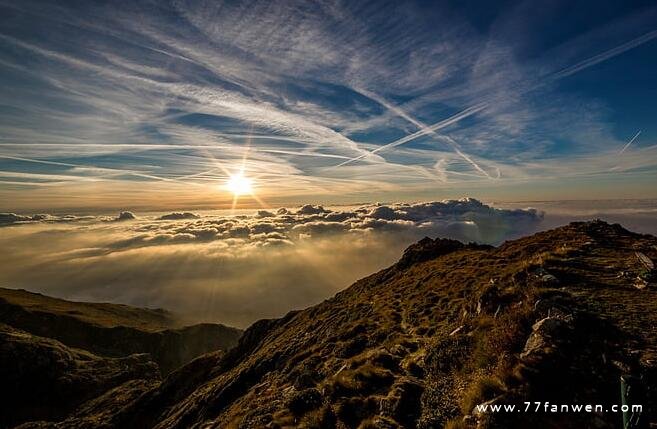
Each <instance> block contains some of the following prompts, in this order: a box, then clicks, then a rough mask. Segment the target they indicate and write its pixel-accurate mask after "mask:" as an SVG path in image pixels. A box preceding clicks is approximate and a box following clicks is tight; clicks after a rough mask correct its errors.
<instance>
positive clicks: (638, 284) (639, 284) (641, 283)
mask: <svg viewBox="0 0 657 429" xmlns="http://www.w3.org/2000/svg"><path fill="white" fill-rule="evenodd" d="M634 287H635V288H637V289H639V290H643V289H645V288H647V287H648V281H647V280H646V279H644V278H642V277H641V276H637V278H636V280H634Z"/></svg>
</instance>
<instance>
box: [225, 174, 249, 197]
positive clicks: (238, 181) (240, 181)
mask: <svg viewBox="0 0 657 429" xmlns="http://www.w3.org/2000/svg"><path fill="white" fill-rule="evenodd" d="M226 189H228V190H229V191H230V192H232V193H233V195H235V196H238V195H244V194H250V193H251V192H252V187H251V179H249V178H248V177H245V176H244V175H243V174H242V173H238V174H233V175H231V176H230V178H229V179H228V182H227V183H226Z"/></svg>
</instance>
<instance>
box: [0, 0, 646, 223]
mask: <svg viewBox="0 0 657 429" xmlns="http://www.w3.org/2000/svg"><path fill="white" fill-rule="evenodd" d="M651 3H652V4H651ZM0 15H1V16H2V17H3V18H2V20H1V21H0V184H1V185H0V200H1V201H2V202H1V203H0V205H1V206H2V207H1V208H2V209H4V210H10V211H21V210H28V209H48V208H53V209H64V208H94V207H95V208H99V209H102V208H109V207H140V208H148V207H152V208H164V207H188V206H189V207H207V208H213V207H217V208H219V207H224V206H226V205H230V203H231V201H232V196H231V195H229V194H228V193H227V192H226V190H225V189H224V184H225V183H226V181H227V180H228V178H229V177H230V175H231V174H236V173H237V172H238V171H240V170H243V172H244V175H245V176H247V177H250V178H252V179H253V181H254V187H255V188H254V193H255V194H257V196H258V199H257V201H255V200H251V199H249V198H244V199H243V204H245V205H253V206H258V205H261V204H262V205H275V204H278V203H290V202H298V203H304V202H320V203H321V202H324V203H340V202H345V203H348V202H356V201H373V200H387V201H391V200H413V199H436V198H443V197H455V196H462V195H470V196H475V197H478V198H481V199H496V200H499V199H502V200H522V199H527V200H529V199H588V198H655V197H657V192H656V191H655V189H657V187H656V186H655V182H656V181H657V142H656V138H657V79H655V76H657V6H655V5H654V2H649V1H645V2H612V1H608V2H604V1H603V2H599V1H596V2H566V1H542V2H540V1H526V2H513V1H502V2H484V1H448V2H428V1H425V2H401V1H391V2H384V1H376V2H349V1H325V2H295V1H279V2H270V1H255V2H248V1H232V2H220V1H207V2H206V1H129V2H119V1H105V2H101V1H79V2H78V1H67V2H54V1H49V2H46V1H31V0H24V1H21V2H15V1H4V0H0ZM630 142H631V143H630ZM628 143H629V145H628Z"/></svg>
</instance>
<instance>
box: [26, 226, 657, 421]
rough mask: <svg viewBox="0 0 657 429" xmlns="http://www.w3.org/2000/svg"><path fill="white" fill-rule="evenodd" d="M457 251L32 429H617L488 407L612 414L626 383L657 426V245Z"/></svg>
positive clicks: (583, 229)
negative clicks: (114, 399) (151, 383)
mask: <svg viewBox="0 0 657 429" xmlns="http://www.w3.org/2000/svg"><path fill="white" fill-rule="evenodd" d="M457 243H458V242H453V241H451V240H442V239H436V240H431V239H425V240H422V241H421V242H419V243H417V244H416V245H413V246H411V247H409V249H408V250H407V252H405V254H404V256H402V258H401V259H400V262H398V263H397V264H394V265H393V266H391V267H389V268H386V269H384V270H381V271H379V272H377V273H375V274H372V275H370V276H368V277H366V278H364V279H361V280H359V281H357V282H355V283H354V284H353V285H351V286H350V287H348V288H347V289H345V290H343V291H342V292H340V293H338V294H336V295H335V296H334V297H333V298H330V299H328V300H326V301H324V302H322V303H320V304H318V305H316V306H313V307H310V308H307V309H304V310H300V311H294V312H290V313H288V314H287V315H286V316H285V317H283V318H280V319H273V320H262V321H259V322H256V323H255V324H254V325H252V326H251V327H250V328H248V329H247V330H246V331H245V332H244V334H243V336H242V337H241V339H240V340H239V342H238V345H237V346H236V347H235V348H233V349H231V350H229V351H228V352H227V353H226V354H225V355H224V356H223V357H216V356H201V357H199V358H197V359H196V360H194V361H193V362H191V363H190V364H188V365H186V366H184V367H182V368H180V369H178V370H176V371H174V372H172V373H171V374H170V375H169V376H167V378H165V380H164V381H163V382H162V383H161V384H159V385H157V386H155V387H153V388H151V389H149V390H147V391H145V392H142V393H140V394H139V395H135V397H134V399H133V400H132V401H127V402H125V403H123V404H122V405H121V406H117V407H116V410H115V412H113V413H111V415H103V418H102V419H99V418H97V417H98V414H94V412H93V410H92V411H90V410H89V408H87V409H84V408H83V409H81V410H80V411H79V412H77V413H73V414H71V415H69V417H68V418H67V419H65V420H63V421H61V422H59V423H52V422H51V423H48V422H34V423H28V424H26V425H24V426H23V427H24V428H36V427H39V428H45V427H56V428H60V429H61V428H73V427H80V428H84V427H89V428H91V427H105V428H162V429H163V428H201V427H203V428H260V427H263V428H264V427H268V428H283V427H305V428H330V427H338V428H361V429H367V428H398V427H404V428H411V427H418V428H423V429H428V428H439V427H449V428H452V429H455V428H474V427H478V428H523V427H527V426H528V425H532V426H536V427H538V428H543V427H544V428H554V427H560V428H571V427H572V428H576V427H577V428H579V427H598V428H615V427H620V422H621V415H620V414H614V413H608V412H607V413H589V414H586V413H584V414H576V415H573V414H549V413H548V414H546V413H521V414H513V415H509V414H503V413H501V414H495V413H488V414H486V413H481V412H477V411H476V406H477V405H480V404H522V403H523V402H524V401H529V400H531V401H534V400H535V401H549V402H550V403H563V404H568V403H573V404H578V403H591V404H597V403H600V404H604V405H605V406H606V407H609V406H611V405H612V404H620V402H621V397H620V387H621V385H620V377H621V376H623V377H625V378H626V380H627V383H631V384H632V391H633V392H637V393H638V394H639V395H640V396H636V397H634V398H633V400H634V401H642V402H641V403H642V404H643V405H644V407H645V410H644V412H643V413H642V414H641V416H635V417H640V419H641V421H642V423H641V424H644V425H645V427H647V425H648V424H649V423H656V422H657V419H656V418H655V410H654V409H653V408H651V406H652V405H651V404H654V403H657V401H656V400H655V399H656V398H657V393H656V392H655V391H654V387H655V386H657V383H656V380H657V371H656V369H657V359H656V358H657V312H655V311H654V310H655V306H656V305H657V304H655V302H657V291H656V290H655V287H654V280H655V277H654V272H652V271H650V270H647V269H646V268H645V267H644V266H643V265H642V263H641V258H639V257H638V256H637V255H638V254H641V255H644V256H645V257H646V258H648V259H651V260H655V259H657V238H655V237H653V236H648V235H641V234H635V233H631V232H629V231H627V230H625V229H623V228H622V227H620V225H609V224H606V223H604V222H601V221H592V222H585V223H583V222H577V223H572V224H569V225H567V226H564V227H560V228H557V229H554V230H550V231H545V232H540V233H537V234H535V235H532V236H529V237H524V238H521V239H518V240H513V241H510V242H505V243H503V244H502V245H500V246H499V247H496V248H492V247H490V246H480V245H476V244H471V245H465V244H462V243H458V244H457ZM639 279H641V280H642V281H643V282H645V284H646V285H647V286H644V287H642V288H639V287H638V286H637V285H638V283H637V282H638V280H639ZM630 380H631V381H630ZM176 392H178V394H176ZM637 427H638V426H637Z"/></svg>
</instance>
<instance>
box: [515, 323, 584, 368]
mask: <svg viewBox="0 0 657 429" xmlns="http://www.w3.org/2000/svg"><path fill="white" fill-rule="evenodd" d="M571 329H572V326H571V325H570V323H568V321H566V320H564V319H563V318H559V317H546V318H544V319H541V320H539V321H538V322H536V323H534V325H533V326H532V333H531V334H530V335H529V338H528V339H527V342H526V343H525V347H524V349H523V351H522V353H521V354H520V358H521V359H531V358H533V357H538V356H541V355H544V354H546V353H549V352H550V351H552V350H553V349H554V347H555V346H556V345H558V343H559V342H561V341H563V340H564V338H563V337H562V334H563V333H565V332H568V331H570V330H571Z"/></svg>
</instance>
